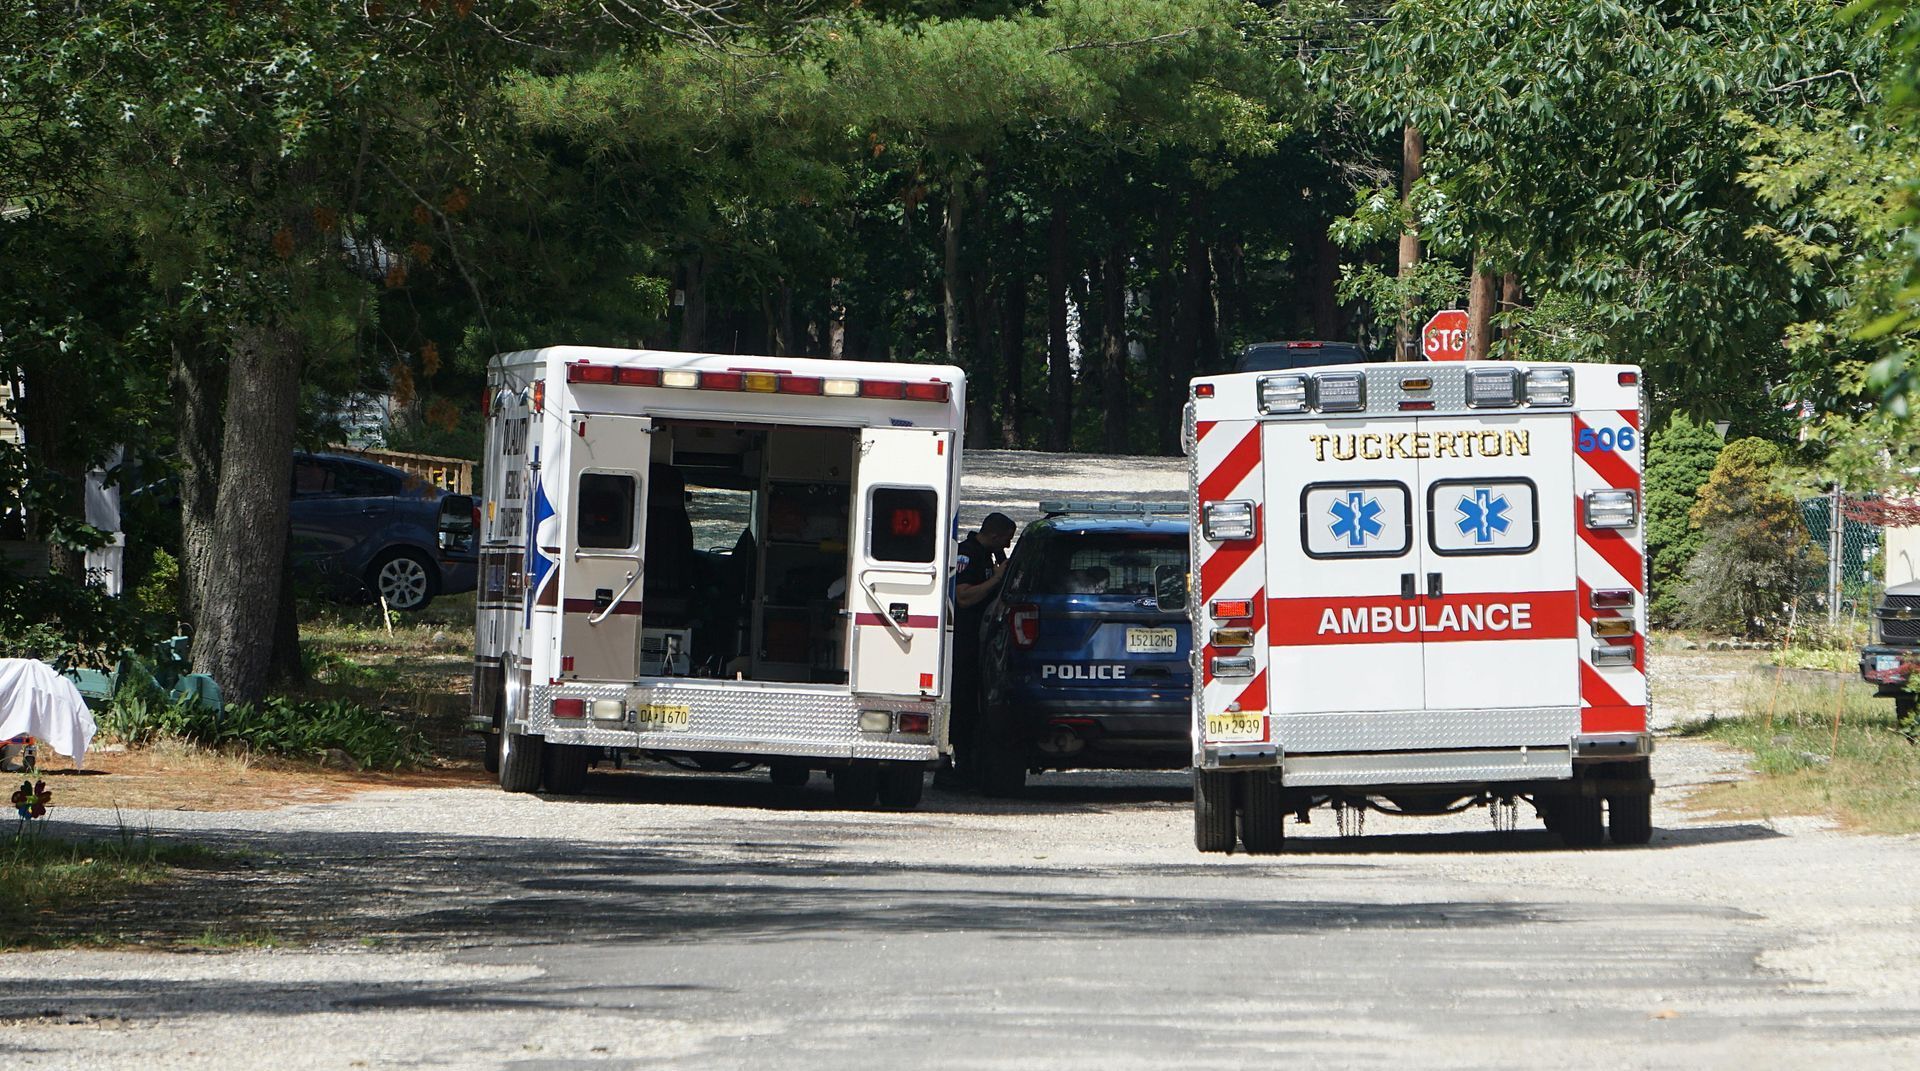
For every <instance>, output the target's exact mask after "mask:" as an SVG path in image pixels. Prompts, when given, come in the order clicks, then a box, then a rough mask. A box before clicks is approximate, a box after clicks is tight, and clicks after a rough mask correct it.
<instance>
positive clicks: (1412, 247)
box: [1393, 123, 1427, 361]
mask: <svg viewBox="0 0 1920 1071" xmlns="http://www.w3.org/2000/svg"><path fill="white" fill-rule="evenodd" d="M1426 150H1427V143H1426V140H1425V139H1424V138H1422V137H1421V136H1420V132H1419V131H1418V130H1415V129H1414V128H1413V124H1412V123H1408V124H1407V126H1406V129H1405V130H1403V131H1402V132H1401V136H1400V203H1401V205H1403V206H1405V205H1406V204H1407V201H1408V197H1409V196H1410V195H1411V194H1412V192H1413V184H1414V183H1416V182H1418V181H1420V167H1421V160H1422V158H1423V157H1424V156H1425V155H1426ZM1419 266H1420V235H1419V234H1418V233H1416V232H1415V231H1414V230H1413V229H1412V227H1409V228H1408V229H1407V231H1406V233H1404V234H1402V235H1401V236H1400V275H1399V278H1400V281H1401V283H1403V284H1404V283H1406V282H1407V281H1408V280H1409V278H1410V277H1411V276H1412V275H1413V272H1414V269H1416V268H1418V267H1419ZM1415 311H1416V310H1414V309H1413V308H1411V307H1410V306H1407V305H1402V306H1401V308H1400V321H1399V323H1398V324H1397V325H1395V327H1394V332H1393V345H1394V354H1393V359H1394V360H1396V361H1411V360H1413V359H1415V356H1416V354H1417V353H1418V350H1417V349H1416V348H1415V346H1414V345H1413V333H1414V332H1415V331H1416V330H1418V328H1417V327H1416V325H1415V324H1414V322H1413V319H1414V312H1415Z"/></svg>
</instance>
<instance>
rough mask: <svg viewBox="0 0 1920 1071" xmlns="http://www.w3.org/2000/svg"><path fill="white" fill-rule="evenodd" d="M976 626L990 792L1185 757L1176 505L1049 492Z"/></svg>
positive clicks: (1183, 551)
mask: <svg viewBox="0 0 1920 1071" xmlns="http://www.w3.org/2000/svg"><path fill="white" fill-rule="evenodd" d="M1040 509H1041V511H1042V512H1043V513H1044V514H1046V516H1045V517H1044V518H1043V519H1041V520H1038V521H1035V522H1033V523H1032V524H1030V525H1028V526H1027V529H1026V531H1025V532H1023V533H1022V534H1021V537H1020V541H1019V542H1018V543H1017V544H1016V545H1015V546H1014V549H1013V554H1012V556H1011V557H1010V558H1009V559H1008V561H1007V574H1006V577H1007V578H1006V581H1005V582H1004V583H1003V584H1002V585H1001V588H1000V591H999V593H998V594H997V596H996V597H995V599H994V602H993V603H992V605H991V606H990V607H989V608H988V611H987V615H986V623H985V625H984V627H983V628H982V631H981V639H980V642H981V656H980V702H981V708H980V711H979V716H978V718H977V720H976V726H977V728H976V732H977V733H978V736H977V738H976V744H975V748H974V756H975V758H974V765H975V768H974V769H973V771H972V772H971V774H970V776H971V778H972V780H973V782H974V785H975V787H976V788H978V789H980V790H981V791H982V792H985V793H987V794H988V795H996V796H1006V795H1014V794H1017V793H1018V792H1019V791H1020V790H1021V788H1022V787H1023V786H1024V785H1025V783H1026V776H1027V773H1028V772H1029V771H1036V770H1064V769H1089V768H1093V769H1178V768H1182V767H1185V766H1187V765H1188V764H1189V762H1190V761H1191V755H1192V747H1191V745H1190V743H1189V734H1188V726H1189V724H1190V723H1191V721H1192V713H1191V707H1190V706H1189V696H1190V694H1191V690H1192V675H1191V671H1190V670H1189V667H1188V654H1189V652H1190V651H1191V649H1192V648H1191V643H1190V639H1189V629H1188V626H1187V618H1186V598H1187V568H1188V544H1187V532H1188V525H1187V515H1186V505H1185V504H1184V503H1181V502H1042V503H1040Z"/></svg>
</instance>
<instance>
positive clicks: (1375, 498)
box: [1300, 480, 1413, 558]
mask: <svg viewBox="0 0 1920 1071" xmlns="http://www.w3.org/2000/svg"><path fill="white" fill-rule="evenodd" d="M1300 545H1301V546H1302V547H1303V548H1305V550H1306V552H1307V557H1309V558H1397V557H1399V556H1401V555H1402V554H1405V553H1406V552H1407V550H1408V549H1409V548H1410V547H1412V546H1413V501H1412V495H1411V494H1410V493H1409V492H1408V491H1407V487H1406V485H1405V484H1401V483H1394V482H1391V481H1384V480H1383V481H1378V482H1355V483H1314V484H1308V485H1307V486H1306V488H1305V489H1304V490H1302V491H1301V492H1300Z"/></svg>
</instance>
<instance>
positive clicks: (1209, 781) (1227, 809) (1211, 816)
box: [1193, 770, 1234, 852]
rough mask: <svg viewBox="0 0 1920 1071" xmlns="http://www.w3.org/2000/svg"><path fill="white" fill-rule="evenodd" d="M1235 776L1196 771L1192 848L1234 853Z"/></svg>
mask: <svg viewBox="0 0 1920 1071" xmlns="http://www.w3.org/2000/svg"><path fill="white" fill-rule="evenodd" d="M1233 782H1234V777H1233V775H1232V774H1227V773H1221V772H1220V771H1218V770H1195V771H1193V846H1194V847H1196V848H1198V849H1200V850H1201V851H1203V852H1231V851H1233V840H1234V837H1233V818H1234V809H1233Z"/></svg>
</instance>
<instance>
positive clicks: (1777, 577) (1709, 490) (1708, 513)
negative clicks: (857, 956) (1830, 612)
mask: <svg viewBox="0 0 1920 1071" xmlns="http://www.w3.org/2000/svg"><path fill="white" fill-rule="evenodd" d="M1783 464H1784V457H1783V455H1782V454H1781V451H1780V448H1779V447H1778V446H1775V445H1774V444H1773V443H1770V442H1767V441H1765V440H1762V439H1741V440H1739V441H1737V442H1732V443H1728V444H1727V447H1726V449H1725V450H1723V451H1721V453H1720V457H1719V459H1718V460H1717V461H1716V462H1714V466H1713V472H1712V474H1711V475H1710V476H1708V478H1707V482H1706V484H1705V485H1704V486H1702V487H1701V489H1700V493H1699V497H1698V499H1697V500H1696V501H1695V502H1694V505H1693V509H1692V510H1691V512H1690V513H1689V519H1690V520H1691V521H1692V523H1693V524H1694V525H1695V526H1697V527H1698V528H1699V529H1700V537H1701V541H1700V546H1699V548H1698V549H1697V550H1696V551H1695V552H1694V555H1693V558H1692V560H1691V561H1689V562H1688V563H1687V567H1686V570H1685V573H1684V575H1685V577H1686V583H1685V586H1684V587H1683V588H1682V589H1681V591H1680V602H1681V604H1682V614H1681V616H1682V620H1683V621H1684V623H1686V624H1687V625H1690V626H1692V627H1695V628H1702V629H1708V630H1711V631H1714V632H1723V633H1729V634H1732V635H1740V636H1757V635H1762V634H1766V633H1769V632H1771V631H1773V630H1774V629H1775V628H1776V627H1777V626H1778V625H1779V623H1780V621H1781V619H1782V618H1784V617H1785V616H1786V613H1787V607H1788V605H1789V604H1790V603H1791V602H1792V601H1793V598H1794V596H1795V595H1797V594H1799V592H1800V591H1802V590H1803V589H1804V588H1805V586H1806V585H1807V583H1808V582H1809V581H1810V580H1811V579H1813V578H1814V577H1815V576H1817V575H1819V573H1820V571H1821V570H1822V569H1824V568H1825V565H1826V562H1825V556H1824V555H1823V554H1822V553H1821V552H1820V551H1819V549H1818V548H1817V547H1815V546H1814V545H1813V542H1812V541H1811V540H1810V539H1808V538H1807V530H1806V526H1805V525H1804V524H1802V523H1801V522H1800V513H1799V509H1798V507H1797V506H1796V505H1795V504H1794V500H1793V496H1792V495H1790V494H1788V493H1787V492H1786V490H1785V489H1784V488H1783V487H1782V486H1781V482H1782V475H1783V473H1782V469H1783Z"/></svg>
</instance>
